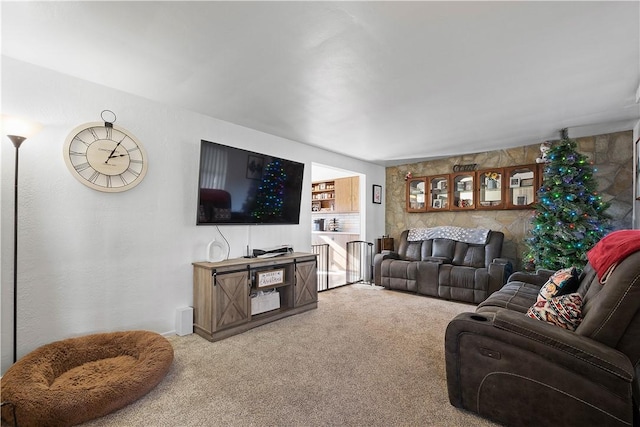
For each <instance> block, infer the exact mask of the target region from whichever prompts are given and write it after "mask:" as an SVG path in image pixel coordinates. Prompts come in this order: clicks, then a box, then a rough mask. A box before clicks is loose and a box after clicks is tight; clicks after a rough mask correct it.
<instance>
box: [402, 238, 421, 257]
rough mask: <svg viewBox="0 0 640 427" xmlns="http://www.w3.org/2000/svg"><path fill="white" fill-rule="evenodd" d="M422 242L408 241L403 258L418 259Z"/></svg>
mask: <svg viewBox="0 0 640 427" xmlns="http://www.w3.org/2000/svg"><path fill="white" fill-rule="evenodd" d="M421 246H422V242H408V243H407V248H406V252H405V254H404V259H405V260H406V261H419V260H420V258H421V254H420V252H421Z"/></svg>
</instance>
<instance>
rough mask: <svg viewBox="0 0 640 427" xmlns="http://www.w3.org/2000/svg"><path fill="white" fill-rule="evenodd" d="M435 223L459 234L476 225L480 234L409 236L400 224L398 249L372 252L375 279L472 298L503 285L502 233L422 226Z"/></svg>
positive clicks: (508, 267)
mask: <svg viewBox="0 0 640 427" xmlns="http://www.w3.org/2000/svg"><path fill="white" fill-rule="evenodd" d="M436 229H458V231H461V233H462V234H463V235H468V234H473V233H475V232H477V231H481V232H482V234H481V236H482V237H481V238H476V239H462V238H460V237H458V238H459V239H461V240H466V241H461V240H456V239H455V238H425V239H422V240H414V238H413V237H410V230H405V231H403V232H402V234H401V236H400V240H399V245H398V250H397V252H391V251H383V252H382V253H380V254H376V255H375V257H374V269H373V270H374V273H373V276H374V283H375V284H376V285H378V286H384V287H385V288H387V289H394V290H401V291H409V292H416V293H418V294H420V295H427V296H432V297H439V298H445V299H449V300H456V301H464V302H471V303H475V304H478V303H480V302H482V301H484V300H485V299H486V298H487V297H488V296H489V295H491V293H492V292H495V291H497V290H498V289H500V288H501V287H502V285H504V283H505V282H506V281H507V278H508V277H509V275H510V274H511V272H512V271H513V269H512V264H511V261H510V260H509V259H506V258H501V254H502V242H503V241H504V234H503V233H501V232H499V231H491V230H476V229H461V228H458V227H434V228H432V229H424V230H428V231H430V230H436ZM436 231H437V230H436ZM445 231H447V230H445ZM458 234H460V233H458ZM476 234H477V233H476ZM428 235H429V233H427V234H425V236H428ZM435 235H447V234H446V233H445V234H437V233H436V234H435ZM451 237H453V236H451ZM478 239H479V240H478ZM469 242H472V243H469Z"/></svg>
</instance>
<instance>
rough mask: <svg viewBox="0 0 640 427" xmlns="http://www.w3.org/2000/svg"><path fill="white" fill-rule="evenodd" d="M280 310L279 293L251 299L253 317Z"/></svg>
mask: <svg viewBox="0 0 640 427" xmlns="http://www.w3.org/2000/svg"><path fill="white" fill-rule="evenodd" d="M278 308H280V294H279V293H278V292H277V291H276V292H270V293H268V294H263V295H257V296H255V297H253V298H251V314H252V315H255V314H260V313H264V312H265V311H271V310H276V309H278Z"/></svg>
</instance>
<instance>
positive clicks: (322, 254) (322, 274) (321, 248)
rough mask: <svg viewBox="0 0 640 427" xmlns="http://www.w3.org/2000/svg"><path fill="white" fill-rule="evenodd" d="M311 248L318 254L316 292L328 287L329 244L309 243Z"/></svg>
mask: <svg viewBox="0 0 640 427" xmlns="http://www.w3.org/2000/svg"><path fill="white" fill-rule="evenodd" d="M311 250H312V251H313V253H314V254H316V255H318V269H317V271H318V273H317V274H318V292H320V291H326V290H327V289H329V244H328V243H324V244H321V245H311Z"/></svg>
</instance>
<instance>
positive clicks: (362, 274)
mask: <svg viewBox="0 0 640 427" xmlns="http://www.w3.org/2000/svg"><path fill="white" fill-rule="evenodd" d="M371 280H373V243H371V242H365V241H362V240H353V241H351V242H347V284H351V283H358V282H363V283H370V282H371Z"/></svg>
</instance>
